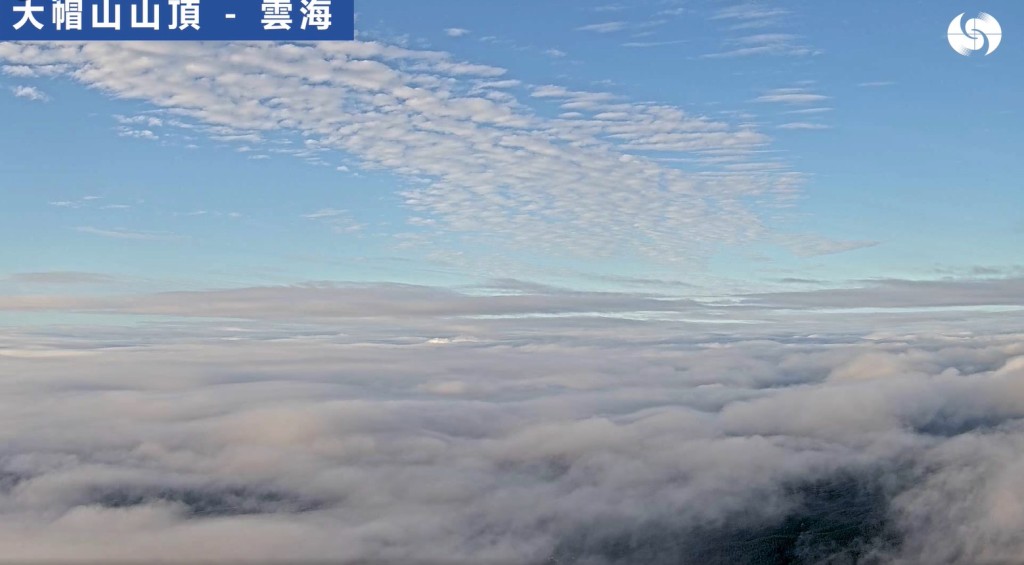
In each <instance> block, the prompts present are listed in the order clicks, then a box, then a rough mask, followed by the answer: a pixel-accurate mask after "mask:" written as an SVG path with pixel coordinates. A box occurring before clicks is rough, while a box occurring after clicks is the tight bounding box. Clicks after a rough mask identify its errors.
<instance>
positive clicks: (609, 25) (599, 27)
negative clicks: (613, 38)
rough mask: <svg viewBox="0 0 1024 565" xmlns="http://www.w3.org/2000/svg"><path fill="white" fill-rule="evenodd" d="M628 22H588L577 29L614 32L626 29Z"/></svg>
mask: <svg viewBox="0 0 1024 565" xmlns="http://www.w3.org/2000/svg"><path fill="white" fill-rule="evenodd" d="M626 26H627V23H626V22H622V21H618V22H604V23H599V24H588V25H585V26H581V27H578V28H576V31H592V32H595V33H614V32H616V31H622V30H624V29H626Z"/></svg>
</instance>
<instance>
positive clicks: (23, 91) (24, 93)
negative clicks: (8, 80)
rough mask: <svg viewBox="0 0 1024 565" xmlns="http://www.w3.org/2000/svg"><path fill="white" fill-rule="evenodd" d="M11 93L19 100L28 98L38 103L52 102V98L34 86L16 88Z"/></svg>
mask: <svg viewBox="0 0 1024 565" xmlns="http://www.w3.org/2000/svg"><path fill="white" fill-rule="evenodd" d="M11 93H12V94H14V95H15V96H17V97H18V98H26V99H28V100H34V101H36V102H47V101H49V100H50V97H49V96H48V95H47V94H46V93H45V92H43V91H41V90H39V89H38V88H36V87H34V86H15V87H12V88H11Z"/></svg>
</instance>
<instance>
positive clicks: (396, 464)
mask: <svg viewBox="0 0 1024 565" xmlns="http://www.w3.org/2000/svg"><path fill="white" fill-rule="evenodd" d="M889 286H892V285H889ZM897 286H898V285H897ZM884 287H885V285H883V288H881V289H877V290H876V291H873V292H886V291H887V290H888V289H886V288H884ZM303 292H305V291H303ZM360 292H363V293H366V292H369V291H368V290H366V289H363V290H362V291H360ZM380 292H382V294H383V295H386V296H389V297H390V298H389V299H390V300H392V301H400V300H406V301H408V302H411V303H416V302H423V303H431V302H433V301H435V300H439V301H441V302H442V303H443V304H445V306H443V307H440V308H434V309H431V308H425V309H424V310H425V312H424V313H422V314H421V315H419V316H417V315H409V313H408V312H409V311H410V310H411V307H410V306H402V307H401V308H400V312H399V314H398V315H400V316H401V317H402V322H400V323H396V322H395V320H394V319H383V320H379V319H347V318H345V317H343V316H339V317H338V318H336V320H335V323H334V324H332V325H327V326H325V325H305V324H301V323H296V322H295V321H294V320H292V321H290V322H288V323H280V324H278V323H268V322H267V321H254V322H245V321H237V322H233V323H227V324H226V323H223V322H217V321H209V322H200V321H193V322H188V323H177V324H175V323H161V324H154V325H146V324H142V325H140V326H139V327H137V328H133V329H131V330H127V329H124V330H119V329H116V328H106V329H103V328H96V327H86V328H73V327H65V328H62V329H61V330H60V331H59V332H41V331H40V330H38V329H35V330H24V331H15V330H7V331H5V332H4V333H3V334H0V368H2V370H0V516H2V519H0V553H2V555H3V557H4V558H5V559H9V560H15V561H24V560H33V559H38V560H51V561H52V560H58V561H64V560H92V561H96V560H107V561H111V560H113V561H116V560H131V561H137V560H141V559H149V558H152V557H153V556H161V557H163V558H165V559H169V560H174V561H199V560H202V561H206V562H210V561H227V560H281V561H292V560H308V561H313V560H327V561H331V562H339V563H353V564H355V563H370V562H372V563H388V562H392V563H538V564H540V563H587V564H590V563H593V564H610V563H654V564H659V563H772V562H778V563H784V562H808V563H820V562H830V563H843V562H853V561H858V560H859V561H862V562H864V561H866V562H884V563H978V562H1007V561H1014V560H1017V559H1019V557H1020V556H1021V555H1022V554H1024V539H1022V538H1021V536H1020V534H1019V532H1020V531H1022V528H1024V484H1022V481H1024V479H1021V477H1022V476H1024V475H1022V474H1021V472H1020V470H1021V469H1022V468H1024V455H1022V453H1024V421H1022V420H1021V418H1022V417H1024V386H1022V384H1021V383H1022V382H1024V381H1022V379H1024V336H1022V335H1020V334H1019V333H1000V332H996V331H988V332H982V331H978V330H977V329H976V328H973V329H972V328H969V327H966V326H964V325H963V317H962V316H959V319H958V320H956V321H952V322H950V321H946V322H936V317H935V316H934V315H933V316H932V319H931V321H930V322H929V326H930V327H931V328H932V330H931V331H930V332H921V331H911V330H913V328H915V327H916V324H917V323H918V320H917V319H916V318H908V319H906V320H904V321H903V322H902V324H903V325H905V327H906V328H908V329H907V330H906V331H902V330H900V329H898V328H897V326H896V325H895V324H893V323H891V320H889V322H890V323H889V324H888V325H889V327H891V328H893V329H891V330H889V331H888V332H886V333H885V334H884V335H883V334H881V333H880V332H876V331H869V330H865V329H864V328H860V329H858V328H856V327H855V326H854V325H849V326H847V330H845V331H843V332H841V333H838V332H837V331H835V329H834V328H837V327H840V324H837V323H835V322H834V321H833V320H825V321H824V322H823V323H824V325H826V326H828V327H832V328H833V331H832V333H820V332H817V331H815V332H814V333H813V334H811V333H801V332H799V331H793V332H787V333H784V334H783V333H779V331H780V330H779V327H780V326H779V325H777V324H771V325H751V326H749V327H746V326H745V327H743V330H742V331H739V330H737V329H736V327H737V326H736V325H735V324H731V325H730V324H724V323H723V324H720V325H714V324H708V325H704V326H701V325H693V324H690V323H687V322H678V321H677V322H673V321H659V320H655V319H625V318H616V317H614V316H607V315H606V316H603V317H593V316H584V315H567V316H558V317H549V318H543V319H529V320H524V319H522V318H521V317H519V316H498V317H480V316H474V315H471V314H470V312H471V311H472V308H470V309H467V308H465V307H464V306H462V305H464V304H470V305H472V306H474V307H476V308H478V309H479V312H485V311H488V308H491V310H490V312H491V313H492V314H493V313H501V312H504V313H506V314H508V313H509V312H512V311H523V310H529V311H538V310H543V309H545V308H546V309H551V306H550V304H544V303H543V301H541V300H540V299H534V302H531V303H530V304H529V305H526V306H524V305H519V306H518V307H517V308H512V309H509V308H508V307H507V304H505V303H502V302H500V301H499V302H480V303H477V302H473V301H472V300H470V301H469V302H464V301H463V300H462V299H461V298H459V297H458V296H455V295H453V294H449V295H440V294H432V293H431V292H429V291H427V290H425V289H418V288H417V289H405V288H403V289H399V290H397V291H396V290H395V289H393V288H385V289H384V290H382V291H380ZM389 292H390V293H392V294H390V295H388V294H387V293H389ZM897 292H900V291H899V290H898V289H897ZM396 293H397V294H396ZM549 295H557V294H555V293H549ZM242 296H244V294H243V295H242ZM402 296H404V297H405V298H404V299H403V298H401V297H402ZM557 296H560V295H557ZM798 296H799V295H798ZM396 297H397V298H396ZM812 297H813V295H812ZM180 298H181V297H179V299H180ZM191 298H192V299H193V300H197V301H198V302H199V303H206V302H204V301H205V300H206V298H203V297H191ZM364 298H365V297H364ZM561 298H562V299H563V300H564V301H565V302H567V303H572V301H573V300H575V301H577V303H578V304H577V305H578V306H579V307H580V308H583V309H586V310H590V309H595V308H600V307H602V305H601V304H596V303H595V301H596V302H600V301H601V300H604V301H605V302H604V303H603V307H605V308H608V309H614V308H613V307H612V306H610V305H617V306H615V308H619V309H624V308H626V307H627V306H628V307H631V308H635V307H637V306H643V305H644V303H645V302H644V301H647V300H652V299H651V298H645V297H640V298H635V299H633V301H632V302H630V301H628V300H626V299H625V298H624V297H623V296H610V297H609V296H599V297H595V296H590V295H586V294H584V295H581V296H576V295H572V296H562V297H561ZM249 299H250V300H251V301H253V300H254V303H256V304H263V306H262V307H264V308H266V307H267V305H266V300H267V299H266V297H256V298H255V299H254V298H253V297H249ZM769 299H772V300H775V299H774V298H773V297H768V296H766V297H761V298H759V300H769ZM237 300H239V297H238V296H236V297H234V298H231V299H230V300H228V302H231V301H237ZM840 300H842V299H840ZM261 301H262V302H261ZM214 302H216V300H214ZM793 302H799V303H800V304H804V302H805V299H804V298H799V300H798V299H797V298H793ZM810 302H811V303H814V300H810ZM997 302H1002V301H1001V300H997ZM623 303H628V304H623ZM455 305H460V306H455ZM495 305H497V306H495ZM366 307H367V308H369V309H372V308H373V304H372V303H371V304H370V305H369V306H366ZM302 308H303V307H301V306H300V307H299V310H300V312H301V309H302ZM568 310H569V312H570V313H571V312H572V311H573V310H574V309H572V308H570V309H568ZM211 315H218V312H213V313H211ZM252 317H254V318H260V317H259V316H252ZM270 317H273V316H270ZM264 318H265V317H264ZM1012 318H1013V316H1010V319H1011V321H1012ZM346 319H347V320H348V321H346ZM418 320H419V321H418ZM878 322H879V318H872V319H871V320H869V321H868V322H866V323H865V324H864V326H865V327H871V326H872V325H874V324H877V323H878ZM805 324H809V322H805ZM805 327H810V326H807V325H805ZM684 336H685V337H684Z"/></svg>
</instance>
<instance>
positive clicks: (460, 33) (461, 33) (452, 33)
mask: <svg viewBox="0 0 1024 565" xmlns="http://www.w3.org/2000/svg"><path fill="white" fill-rule="evenodd" d="M444 33H445V35H447V36H448V37H465V36H467V35H469V30H468V29H463V28H461V27H450V28H448V29H446V30H444Z"/></svg>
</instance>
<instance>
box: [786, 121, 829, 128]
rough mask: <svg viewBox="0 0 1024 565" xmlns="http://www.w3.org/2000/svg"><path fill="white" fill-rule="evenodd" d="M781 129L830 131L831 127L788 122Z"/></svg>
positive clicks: (811, 123) (810, 123)
mask: <svg viewBox="0 0 1024 565" xmlns="http://www.w3.org/2000/svg"><path fill="white" fill-rule="evenodd" d="M779 129H800V130H821V129H829V126H828V125H825V124H819V123H815V122H787V123H785V124H781V125H779Z"/></svg>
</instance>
